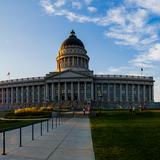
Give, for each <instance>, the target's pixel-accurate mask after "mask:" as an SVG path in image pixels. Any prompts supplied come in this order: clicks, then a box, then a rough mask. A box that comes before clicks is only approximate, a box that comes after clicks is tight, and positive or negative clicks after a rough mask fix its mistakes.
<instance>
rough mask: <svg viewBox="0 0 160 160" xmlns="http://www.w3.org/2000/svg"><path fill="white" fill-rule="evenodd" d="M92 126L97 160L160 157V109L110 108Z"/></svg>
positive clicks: (154, 158)
mask: <svg viewBox="0 0 160 160" xmlns="http://www.w3.org/2000/svg"><path fill="white" fill-rule="evenodd" d="M91 127H92V139H93V145H94V151H95V156H96V160H160V112H155V111H145V112H139V113H129V112H128V111H122V112H120V111H119V112H117V111H106V112H103V113H101V114H99V115H97V117H93V118H91Z"/></svg>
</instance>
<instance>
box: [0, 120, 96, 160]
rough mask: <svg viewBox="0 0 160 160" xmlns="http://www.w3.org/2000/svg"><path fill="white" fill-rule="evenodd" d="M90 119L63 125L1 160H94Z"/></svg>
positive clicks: (72, 121)
mask: <svg viewBox="0 0 160 160" xmlns="http://www.w3.org/2000/svg"><path fill="white" fill-rule="evenodd" d="M94 159H95V158H94V152H93V146H92V138H91V130H90V123H89V119H88V118H72V119H70V120H68V121H67V122H65V123H64V124H63V125H61V126H59V127H58V128H56V129H54V130H53V131H50V132H48V133H46V134H45V135H43V136H41V137H37V138H36V139H35V140H34V141H32V142H29V143H26V144H24V145H23V147H21V148H17V149H15V150H12V151H10V152H8V153H7V155H6V156H2V155H1V156H0V160H94Z"/></svg>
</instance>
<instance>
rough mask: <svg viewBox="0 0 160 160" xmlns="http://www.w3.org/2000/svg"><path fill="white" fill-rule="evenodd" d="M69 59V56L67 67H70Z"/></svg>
mask: <svg viewBox="0 0 160 160" xmlns="http://www.w3.org/2000/svg"><path fill="white" fill-rule="evenodd" d="M69 60H70V57H68V67H70V64H69Z"/></svg>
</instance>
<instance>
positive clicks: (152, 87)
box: [151, 85, 154, 102]
mask: <svg viewBox="0 0 160 160" xmlns="http://www.w3.org/2000/svg"><path fill="white" fill-rule="evenodd" d="M151 89H152V102H154V86H153V85H152V86H151Z"/></svg>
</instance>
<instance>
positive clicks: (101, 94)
mask: <svg viewBox="0 0 160 160" xmlns="http://www.w3.org/2000/svg"><path fill="white" fill-rule="evenodd" d="M101 101H102V102H103V83H101Z"/></svg>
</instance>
